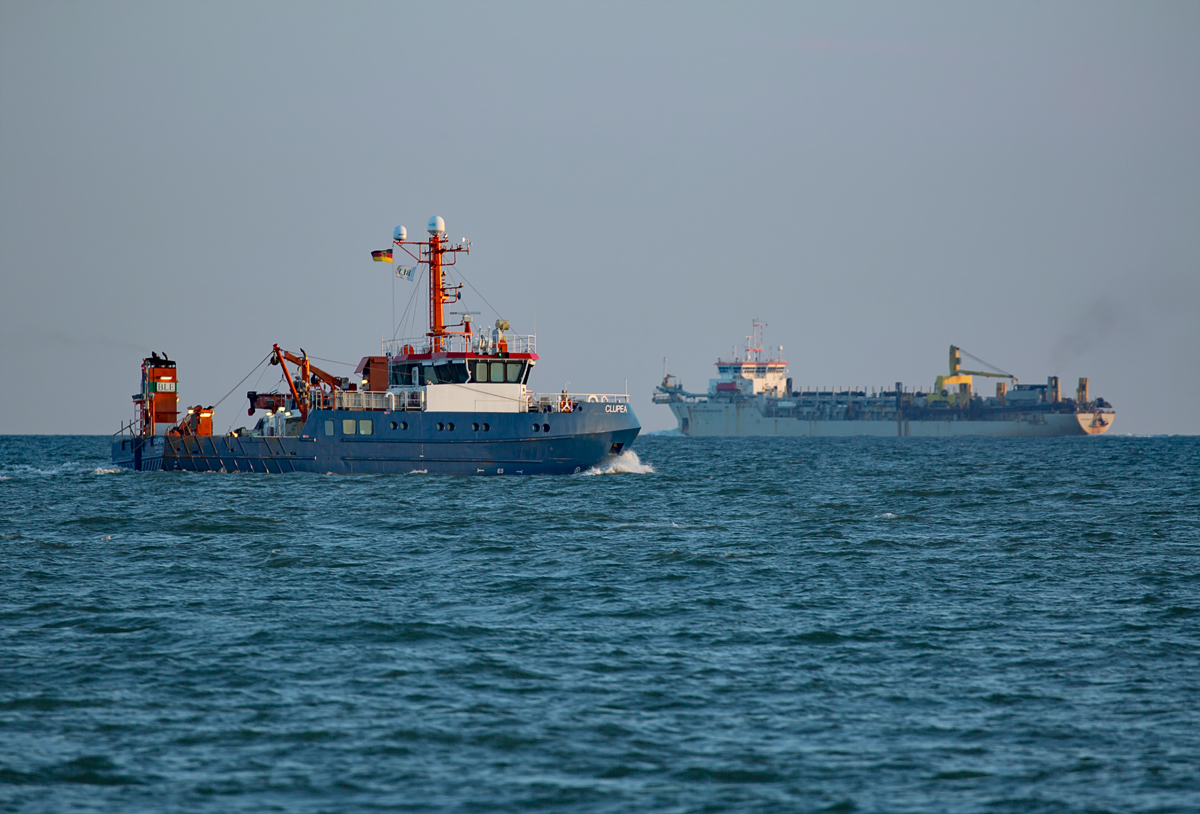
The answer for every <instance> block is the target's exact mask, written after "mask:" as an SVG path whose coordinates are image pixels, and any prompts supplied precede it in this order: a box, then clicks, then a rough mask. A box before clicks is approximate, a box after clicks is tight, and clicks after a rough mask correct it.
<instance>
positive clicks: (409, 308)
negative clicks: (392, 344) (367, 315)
mask: <svg viewBox="0 0 1200 814" xmlns="http://www.w3.org/2000/svg"><path fill="white" fill-rule="evenodd" d="M424 279H425V270H424V269H422V270H421V273H420V274H419V275H418V276H417V279H416V284H415V285H414V286H413V292H412V294H410V295H409V297H408V305H406V306H404V313H403V314H401V315H400V321H399V322H397V323H396V330H394V331H393V332H392V339H395V338H396V337H397V336H399V335H400V328H401V326H403V325H404V324H405V320H408V321H409V322H412V321H414V320H415V319H416V312H415V311H413V301H414V300H416V298H417V293H418V292H419V291H420V290H421V281H422V280H424ZM410 335H411V334H410Z"/></svg>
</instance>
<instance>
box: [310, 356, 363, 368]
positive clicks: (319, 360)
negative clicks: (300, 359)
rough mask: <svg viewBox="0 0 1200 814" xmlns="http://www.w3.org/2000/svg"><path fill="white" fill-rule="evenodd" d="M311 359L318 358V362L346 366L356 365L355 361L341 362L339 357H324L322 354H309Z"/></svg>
mask: <svg viewBox="0 0 1200 814" xmlns="http://www.w3.org/2000/svg"><path fill="white" fill-rule="evenodd" d="M308 358H309V359H316V360H317V361H318V362H328V363H329V364H331V365H345V366H346V367H354V363H353V362H339V361H338V360H337V359H324V358H322V357H320V356H311V355H310V356H309V357H308Z"/></svg>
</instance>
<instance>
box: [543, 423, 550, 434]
mask: <svg viewBox="0 0 1200 814" xmlns="http://www.w3.org/2000/svg"><path fill="white" fill-rule="evenodd" d="M542 432H550V425H549V424H543V425H542Z"/></svg>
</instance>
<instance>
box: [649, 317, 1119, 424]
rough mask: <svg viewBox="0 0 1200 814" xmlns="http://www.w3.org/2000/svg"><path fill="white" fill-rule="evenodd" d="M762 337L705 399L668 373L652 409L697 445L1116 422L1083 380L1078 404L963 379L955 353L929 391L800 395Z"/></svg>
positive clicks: (756, 336) (734, 359)
mask: <svg viewBox="0 0 1200 814" xmlns="http://www.w3.org/2000/svg"><path fill="white" fill-rule="evenodd" d="M763 327H764V324H763V323H762V322H760V321H758V320H755V321H754V323H753V331H752V333H751V335H750V336H748V337H747V338H746V348H745V351H744V352H743V353H742V354H741V355H739V354H737V353H736V352H734V354H733V355H732V356H731V357H730V358H725V359H718V360H717V362H716V367H717V374H718V377H717V378H715V379H711V380H710V381H709V386H708V392H707V393H703V394H701V393H689V392H687V391H686V390H684V389H683V386H682V385H681V384H680V382H679V381H678V380H677V379H676V378H675V377H674V376H671V375H669V374H667V373H666V372H665V371H664V376H663V381H662V384H660V385H659V386H658V387H657V388H656V390H655V393H654V396H653V401H654V403H655V404H665V405H666V406H667V407H669V408H670V409H671V412H672V413H674V414H675V418H676V419H677V420H678V422H679V431H680V432H681V433H683V434H684V435H687V436H692V437H705V436H755V435H757V436H772V435H784V436H853V435H874V436H921V437H937V438H942V437H956V436H972V435H975V436H991V437H1004V436H1007V437H1020V436H1062V435H1099V434H1101V433H1104V432H1106V431H1107V430H1108V429H1109V428H1110V427H1111V426H1112V423H1113V419H1114V418H1115V417H1116V413H1115V411H1114V410H1113V409H1112V405H1111V404H1109V403H1108V402H1106V401H1105V400H1104V399H1102V398H1096V399H1092V398H1091V395H1090V393H1089V392H1088V380H1087V379H1086V378H1081V379H1079V382H1078V386H1077V387H1076V389H1075V393H1074V398H1071V397H1064V395H1063V393H1062V392H1061V390H1060V386H1059V380H1058V377H1057V376H1050V377H1049V378H1047V380H1046V383H1045V384H1021V383H1020V382H1019V381H1018V380H1017V378H1016V377H1015V376H1013V375H1011V374H1009V373H1006V372H1004V371H1001V370H999V369H996V370H988V371H981V370H966V369H964V368H963V367H962V356H963V355H964V354H966V352H965V351H963V350H962V349H961V348H958V347H956V346H954V345H951V346H950V369H949V372H948V374H946V375H941V376H938V377H937V378H936V379H935V380H934V384H933V388H932V389H930V390H922V389H919V388H913V389H905V387H904V386H903V385H902V384H901V383H900V382H896V383H895V385H894V386H892V387H886V388H877V389H874V390H871V391H870V392H868V391H867V390H865V389H861V390H860V389H853V388H847V389H835V388H801V389H796V388H794V387H793V384H792V379H791V378H789V377H788V375H787V368H788V366H787V362H785V361H784V360H783V358H782V350H783V349H782V348H780V349H779V353H778V354H777V355H775V356H772V357H767V356H765V355H764V354H766V350H765V349H764V347H763V341H762V332H763ZM966 355H967V356H970V354H966ZM977 361H981V360H977ZM982 364H983V366H984V367H991V365H988V364H987V363H986V362H984V363H982ZM976 377H986V378H996V379H1005V380H1007V381H997V382H996V391H995V395H994V396H986V397H984V396H980V395H978V394H976V393H975V392H974V388H973V385H974V380H975V378H976ZM1010 384H1011V387H1010Z"/></svg>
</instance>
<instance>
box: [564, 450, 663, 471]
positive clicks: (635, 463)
mask: <svg viewBox="0 0 1200 814" xmlns="http://www.w3.org/2000/svg"><path fill="white" fill-rule="evenodd" d="M654 471H655V470H654V467H653V466H651V465H650V464H644V463H642V462H641V460H640V459H639V458H638V456H637V453H636V452H634V451H633V450H632V449H627V450H625V451H624V452H622V453H621V454H620V455H617V456H616V457H614V458H609V459H608V460H607V461H605V462H604V463H601V464H597V465H596V466H593V467H592V468H591V469H588V470H587V471H586V472H581V473H580V474H581V475H652V474H654Z"/></svg>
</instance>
